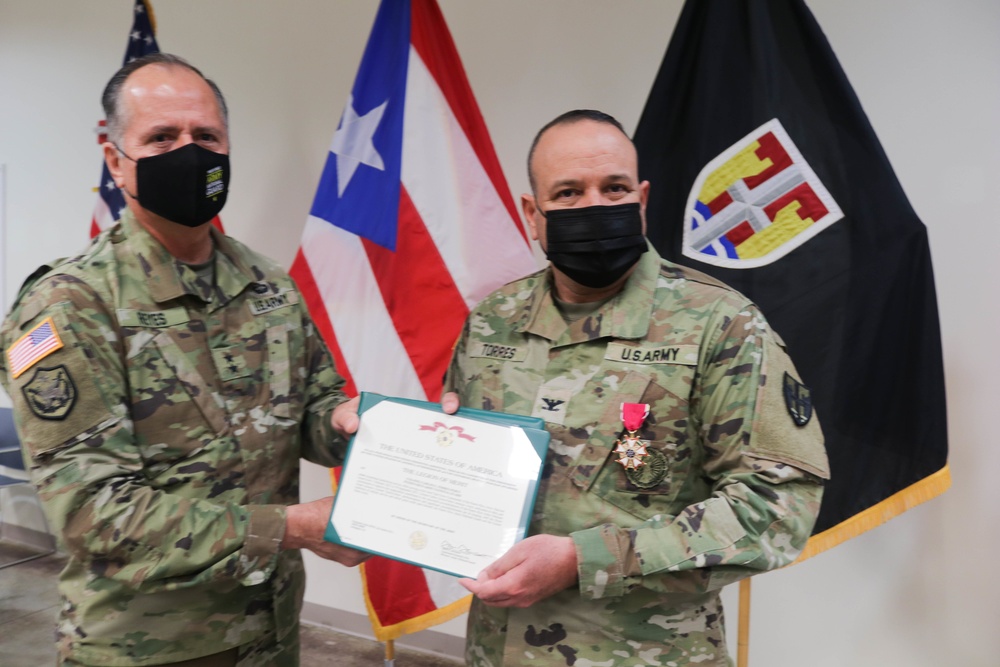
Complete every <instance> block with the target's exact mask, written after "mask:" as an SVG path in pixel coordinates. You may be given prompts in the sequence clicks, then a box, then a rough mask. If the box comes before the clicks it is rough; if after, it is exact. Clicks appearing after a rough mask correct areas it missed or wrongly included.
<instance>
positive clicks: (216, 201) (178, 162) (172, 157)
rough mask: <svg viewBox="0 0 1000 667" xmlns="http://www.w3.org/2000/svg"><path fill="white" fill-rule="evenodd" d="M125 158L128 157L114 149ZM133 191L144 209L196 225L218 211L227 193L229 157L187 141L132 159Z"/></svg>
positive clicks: (185, 223) (182, 223) (224, 201)
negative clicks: (165, 149) (134, 174)
mask: <svg viewBox="0 0 1000 667" xmlns="http://www.w3.org/2000/svg"><path fill="white" fill-rule="evenodd" d="M118 150H119V151H120V152H121V154H122V155H125V157H127V158H128V159H129V160H132V158H131V157H129V156H128V155H126V154H125V151H123V150H122V149H121V148H119V149H118ZM133 162H135V172H136V186H137V187H138V189H139V192H138V193H137V194H132V193H131V192H128V191H127V190H126V191H125V192H126V194H128V195H129V196H130V197H132V198H133V199H136V200H138V202H139V203H140V204H141V205H142V207H143V208H145V209H146V210H147V211H150V212H152V213H155V214H156V215H158V216H160V217H161V218H166V219H167V220H170V221H171V222H176V223H177V224H179V225H184V226H185V227H199V226H201V225H203V224H205V223H206V222H209V221H210V220H211V219H212V218H214V217H215V216H216V215H218V214H219V211H221V210H222V207H223V206H225V204H226V195H227V193H228V192H229V156H228V155H225V154H224V153H215V152H213V151H210V150H208V149H207V148H202V147H201V146H199V145H198V144H193V143H192V144H187V145H185V146H182V147H180V148H177V149H175V150H172V151H168V152H166V153H160V154H159V155H151V156H149V157H143V158H139V159H138V160H133Z"/></svg>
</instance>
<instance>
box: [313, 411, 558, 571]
mask: <svg viewBox="0 0 1000 667" xmlns="http://www.w3.org/2000/svg"><path fill="white" fill-rule="evenodd" d="M386 401H388V402H390V403H396V404H399V405H402V406H408V407H409V408H417V409H418V410H421V411H426V412H427V420H426V421H427V423H428V424H429V426H420V430H428V431H429V430H430V429H431V428H432V427H436V428H439V430H444V431H446V432H445V434H444V435H445V437H446V438H451V439H452V440H453V441H454V442H455V443H457V444H456V448H455V449H449V448H448V447H451V445H447V447H446V448H445V449H444V450H441V451H444V452H445V453H446V455H447V453H448V452H456V451H458V450H461V451H463V452H464V456H465V457H466V459H467V460H468V458H469V457H474V458H476V459H478V457H479V456H480V453H479V452H476V451H475V443H471V444H470V443H468V442H466V441H471V440H473V438H472V437H470V436H469V435H468V434H463V429H462V428H460V427H455V426H452V427H450V428H451V429H452V430H451V431H450V432H448V430H447V429H445V424H443V423H441V420H442V419H444V420H445V421H447V418H448V417H461V418H464V419H469V420H473V421H476V422H483V423H484V424H490V425H493V426H500V427H508V428H511V427H518V428H519V429H520V431H522V432H523V433H524V435H525V436H526V437H527V442H528V443H529V444H530V448H531V449H533V450H534V455H536V456H537V459H538V465H537V467H536V466H535V465H534V458H533V456H532V455H531V453H530V451H529V450H528V447H525V446H524V441H523V439H522V440H521V443H522V444H521V445H520V447H519V449H520V451H521V452H526V451H528V454H527V457H528V459H527V460H528V465H526V466H525V465H518V466H516V468H517V474H516V475H515V477H516V479H517V480H519V483H520V484H524V485H525V493H524V499H523V504H522V505H521V506H520V508H516V507H515V508H513V510H512V511H513V512H515V513H516V512H517V511H518V509H519V510H520V512H519V514H520V516H519V517H518V519H517V522H516V526H514V525H510V523H509V515H510V514H509V512H508V513H507V515H506V516H507V517H508V519H507V521H506V523H507V525H504V526H503V527H502V528H500V527H499V526H498V527H496V528H491V529H489V530H496V531H498V532H502V533H503V534H504V535H506V536H508V537H505V538H504V540H506V541H509V540H510V537H509V534H510V531H513V542H511V544H513V543H516V542H518V541H520V540H522V539H524V537H525V535H526V534H527V531H528V524H529V523H530V521H531V516H532V511H533V510H534V506H535V498H536V496H537V494H538V480H539V477H540V476H541V473H542V466H543V465H544V463H545V454H546V452H547V450H548V445H549V433H548V431H546V430H545V422H544V421H543V420H542V419H538V418H537V417H526V416H522V415H509V414H504V413H501V412H490V411H488V410H478V409H475V408H464V407H463V408H459V409H458V411H457V412H456V413H455V414H454V415H446V414H445V412H444V410H443V409H442V408H441V405H440V404H439V403H430V402H427V401H418V400H412V399H406V398H391V397H387V396H382V395H381V394H374V393H371V392H362V393H361V402H360V405H359V407H358V414H359V416H360V417H361V421H362V427H364V425H365V413H366V412H368V411H370V410H371V409H372V408H374V407H375V406H377V405H379V404H381V403H383V402H386ZM410 414H417V415H419V413H412V412H411V413H410ZM421 416H422V415H421ZM383 428H384V426H383ZM491 429H492V427H491ZM359 430H360V428H359ZM492 432H493V433H495V432H496V430H495V429H492ZM455 433H457V434H459V435H457V436H454V434H455ZM515 433H517V430H516V429H514V430H512V435H511V437H512V438H513V437H514V434H515ZM400 435H401V437H402V439H404V440H406V438H407V435H406V434H405V433H403V434H400ZM439 435H440V434H439ZM425 437H426V438H431V437H435V436H432V435H426V436H425ZM517 437H518V438H519V439H520V435H517ZM463 438H464V441H463V440H462V439H463ZM355 440H356V437H354V438H351V442H350V444H349V445H348V449H347V456H346V458H345V460H344V470H343V473H342V475H341V484H338V486H337V495H336V497H335V499H334V505H333V511H332V512H331V514H330V519H329V520H328V521H327V526H326V532H325V534H324V536H323V537H324V539H325V540H326V541H328V542H333V543H336V544H342V545H344V546H348V547H351V548H354V549H358V550H360V551H366V552H368V553H372V554H375V555H378V556H383V557H385V558H389V559H392V560H397V561H401V562H404V563H410V564H412V565H417V566H419V567H422V568H427V569H432V570H437V571H439V572H444V573H445V574H450V575H454V576H460V577H471V578H475V577H476V575H477V574H478V572H479V570H480V569H481V567H480V565H481V566H482V567H485V565H487V564H489V562H492V561H493V560H495V559H496V558H497V557H499V556H500V555H502V554H499V553H496V554H492V555H490V557H489V558H488V560H487V561H484V562H482V563H480V562H479V561H481V560H482V559H484V558H486V553H485V552H477V551H476V550H475V549H474V548H470V547H469V546H467V543H470V544H471V543H474V542H475V540H474V539H470V537H471V536H469V535H462V534H458V533H457V532H456V531H454V530H452V531H448V530H447V527H448V525H447V522H446V521H443V520H441V518H440V517H439V518H438V519H437V524H438V525H439V526H440V525H441V524H446V525H445V528H444V530H445V531H446V532H450V533H452V534H451V535H448V536H447V538H446V539H442V540H441V544H442V545H443V546H439V547H436V542H435V536H436V534H437V533H436V532H435V530H433V529H432V527H429V528H428V529H427V530H426V531H424V530H422V529H420V526H419V525H417V526H415V528H416V530H414V531H412V533H411V534H409V536H408V539H407V540H406V541H407V542H408V544H400V546H399V548H398V549H395V547H392V548H385V549H381V550H380V549H379V548H377V547H373V546H372V545H371V544H368V543H367V541H368V538H367V535H374V536H376V538H378V539H373V540H372V541H373V542H375V543H382V542H380V541H379V540H380V539H381V540H385V539H388V538H386V534H388V533H393V530H395V529H393V530H390V529H388V528H386V527H385V526H379V525H378V522H379V521H380V517H379V516H378V513H377V512H375V513H372V514H367V515H365V517H364V521H365V522H366V524H367V523H368V522H371V525H366V526H365V528H364V529H362V530H363V531H367V532H362V533H360V534H355V535H354V538H353V539H352V538H351V537H349V536H347V535H344V534H343V533H345V531H346V532H351V530H353V529H354V528H355V527H354V526H349V525H348V524H346V523H343V522H342V523H340V524H339V525H340V526H341V530H340V531H339V532H338V530H337V528H336V527H335V526H334V516H335V515H337V513H338V509H337V508H338V503H341V502H345V503H350V505H345V506H344V507H350V508H352V516H353V511H354V510H355V509H356V508H358V507H361V506H362V505H361V504H360V503H365V502H366V501H365V500H364V499H363V498H362V497H361V495H362V494H360V493H358V494H357V495H354V496H345V497H344V498H342V497H341V495H342V493H345V494H348V493H349V492H350V491H351V490H356V489H360V488H362V486H365V489H364V495H365V496H367V497H369V498H371V496H368V494H369V493H372V494H376V495H377V496H378V498H377V501H378V502H377V503H370V504H371V505H373V506H374V505H376V504H378V505H381V506H382V507H387V508H390V512H391V511H395V510H396V508H398V509H399V511H400V513H401V514H402V513H403V512H406V513H408V514H411V515H413V514H414V511H413V510H412V506H413V505H414V504H416V503H417V502H424V501H425V500H426V501H427V502H429V503H431V504H432V505H434V504H436V505H437V506H438V507H437V509H440V510H442V512H444V513H446V514H447V513H450V512H455V513H456V514H455V516H463V515H464V516H466V517H467V516H468V513H469V512H486V513H487V514H490V513H491V512H494V511H495V508H491V507H485V508H477V507H476V505H477V503H476V495H475V493H476V487H477V485H479V486H480V487H481V486H482V484H486V485H487V486H489V485H491V482H490V481H485V482H477V481H475V480H476V479H478V478H477V477H476V476H475V475H473V476H470V475H468V474H465V475H463V472H467V471H468V469H469V468H473V469H475V468H476V467H477V466H466V465H465V464H463V463H459V464H458V465H459V466H463V467H464V468H465V470H460V471H456V472H455V477H454V479H451V478H450V475H449V472H448V471H447V470H444V471H442V469H441V468H440V467H438V468H434V469H432V471H433V472H428V473H426V474H425V475H421V473H422V472H424V471H421V470H420V469H419V468H418V469H417V470H416V473H415V474H416V475H418V476H420V477H432V478H434V479H435V480H436V481H434V482H431V484H432V485H434V487H435V489H432V490H431V491H427V486H426V485H424V482H425V481H427V480H425V479H419V478H414V479H413V480H412V482H413V484H415V485H416V486H414V487H412V488H411V487H409V486H408V483H409V481H410V480H407V481H406V482H404V483H402V484H400V485H392V484H384V483H383V484H378V483H373V482H371V481H367V480H366V481H365V482H364V484H362V483H361V482H358V484H357V485H354V484H353V483H352V484H351V489H348V490H347V491H345V490H344V489H345V484H344V482H345V481H352V482H353V481H357V480H360V479H361V477H360V476H361V475H369V473H368V472H364V473H362V472H361V471H364V470H373V469H374V470H375V472H374V473H373V474H375V475H376V476H377V474H378V469H379V467H380V465H382V464H384V465H385V466H396V467H398V468H399V469H400V470H402V469H403V467H404V466H406V465H408V462H407V460H406V459H405V458H404V457H401V456H400V455H398V454H397V452H404V453H405V454H406V456H424V454H422V453H420V454H418V453H417V452H416V451H414V450H412V449H409V447H410V442H412V441H405V442H401V443H397V444H398V445H399V446H396V444H391V445H390V444H385V445H382V444H380V445H379V447H381V448H384V449H385V450H386V452H387V453H386V455H385V458H384V459H380V458H379V457H378V455H377V454H376V453H375V452H373V450H372V448H371V443H370V441H368V440H366V442H367V443H369V444H368V446H367V447H359V448H356V447H355ZM428 442H429V441H428ZM462 445H464V446H465V449H461V446H462ZM483 446H484V447H485V446H486V445H483ZM511 450H512V451H513V450H514V447H513V446H512V447H511ZM359 451H360V452H361V453H360V454H359V453H358V452H359ZM431 451H434V452H436V451H439V450H436V449H433V447H432V446H431ZM352 455H354V459H352ZM482 456H483V459H488V458H489V456H490V453H489V452H487V451H485V450H484V451H483V452H482ZM359 457H360V458H359ZM428 458H435V459H437V460H439V461H441V460H445V459H444V458H442V457H431V456H429V455H428ZM512 458H513V457H512ZM417 465H418V466H419V463H418V464H417ZM352 466H357V468H355V469H353V470H352ZM513 467H514V466H513V465H512V466H511V467H510V468H509V469H513ZM406 470H407V471H410V470H412V469H410V468H406ZM484 470H485V468H484ZM493 472H496V471H493ZM352 473H353V474H352ZM463 479H464V480H470V479H472V480H473V481H471V482H469V481H463ZM378 481H380V480H377V479H376V482H378ZM449 484H455V485H459V486H462V487H466V488H465V489H463V490H462V493H463V494H465V499H464V500H461V501H460V500H459V499H458V496H457V493H458V492H456V491H454V489H452V488H450V487H449V486H448V485H449ZM501 484H502V482H501ZM470 486H471V488H469V487H470ZM438 488H440V489H443V491H441V493H443V494H449V493H454V494H456V495H455V496H454V497H455V498H456V501H455V502H454V504H452V505H450V506H446V507H443V506H445V505H447V503H444V502H443V501H442V498H440V497H438V496H437V495H436V494H437V493H438V491H437V489H438ZM411 493H414V494H416V495H417V496H422V497H420V498H419V501H418V499H417V498H413V499H412V500H413V502H410V501H411V497H410V495H409V494H411ZM427 494H429V495H427ZM470 494H471V497H470ZM512 495H516V494H512ZM428 498H429V499H430V500H427V499H428ZM505 499H506V497H505ZM444 500H447V496H446V497H445V498H444ZM510 500H513V498H510ZM505 507H506V506H505ZM435 511H436V510H435V509H429V510H426V514H427V515H428V517H431V516H433V515H434V514H435ZM383 513H389V512H383ZM342 516H343V514H342ZM417 516H420V518H421V519H422V518H424V517H423V516H421V515H419V514H417ZM492 516H496V515H495V514H491V518H490V519H489V520H490V521H492ZM398 518H399V517H397V516H393V517H392V519H398ZM392 519H389V518H388V517H386V518H385V521H386V525H389V524H391V523H392ZM476 520H477V521H478V520H479V519H478V518H477V519H476ZM427 521H429V522H433V520H432V519H431V518H428V519H427ZM416 524H420V520H419V519H418V520H416ZM393 525H398V524H393ZM404 525H406V526H407V528H405V529H403V530H408V529H409V528H408V526H409V524H408V523H406V524H404ZM425 525H428V526H431V523H428V524H425ZM453 525H454V526H458V525H462V524H461V522H459V521H456V522H455V523H454V524H453ZM349 529H351V530H349ZM487 532H489V531H487ZM427 533H429V535H428V534H427ZM415 535H416V537H414V536H415ZM420 539H424V540H426V541H427V542H428V543H429V544H428V546H427V548H426V549H425V548H424V547H422V546H421V545H420V544H419V541H420ZM506 541H505V542H504V544H506ZM415 542H416V544H415ZM414 547H417V548H419V549H422V550H424V551H414ZM506 548H509V546H507V547H506ZM393 550H395V551H396V553H392V551H393ZM431 552H435V554H437V555H431ZM424 553H426V554H427V555H426V560H424ZM404 554H405V555H404ZM441 554H443V555H441ZM470 554H471V555H470ZM407 555H408V556H409V557H407ZM470 568H475V569H470Z"/></svg>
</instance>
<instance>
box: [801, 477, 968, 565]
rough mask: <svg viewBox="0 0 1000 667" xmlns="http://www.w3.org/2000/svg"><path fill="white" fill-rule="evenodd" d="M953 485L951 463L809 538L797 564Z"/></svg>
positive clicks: (939, 493)
mask: <svg viewBox="0 0 1000 667" xmlns="http://www.w3.org/2000/svg"><path fill="white" fill-rule="evenodd" d="M950 486H951V472H950V470H949V469H948V466H947V465H945V467H943V468H941V469H940V470H938V471H937V472H936V473H933V474H931V475H928V476H927V477H924V478H923V479H922V480H920V481H919V482H915V483H914V484H911V485H910V486H908V487H906V488H905V489H903V490H902V491H899V492H897V493H894V494H893V495H891V496H889V497H888V498H886V499H885V500H883V501H882V502H880V503H878V504H875V505H872V506H871V507H869V508H868V509H866V510H864V511H863V512H858V513H857V514H855V515H854V516H852V517H851V518H850V519H847V520H845V521H841V522H840V523H838V524H837V525H836V526H834V527H833V528H828V529H827V530H824V531H823V532H822V533H819V534H818V535H813V536H812V537H810V538H809V541H808V542H807V543H806V548H805V549H804V550H803V551H802V553H801V554H800V555H799V557H798V559H796V561H795V563H801V562H802V561H804V560H806V559H808V558H812V557H813V556H815V555H816V554H820V553H823V552H824V551H826V550H827V549H832V548H833V547H835V546H837V545H838V544H840V543H841V542H846V541H847V540H849V539H851V538H853V537H857V536H858V535H860V534H862V533H864V532H867V531H869V530H871V529H872V528H877V527H879V526H881V525H882V524H883V523H885V522H886V521H888V520H889V519H892V518H895V517H897V516H899V515H900V514H902V513H903V512H905V511H907V510H910V509H913V508H914V507H916V506H917V505H919V504H921V503H925V502H927V501H928V500H930V499H932V498H934V497H936V496H939V495H941V494H942V493H944V492H945V491H947V490H948V487H950Z"/></svg>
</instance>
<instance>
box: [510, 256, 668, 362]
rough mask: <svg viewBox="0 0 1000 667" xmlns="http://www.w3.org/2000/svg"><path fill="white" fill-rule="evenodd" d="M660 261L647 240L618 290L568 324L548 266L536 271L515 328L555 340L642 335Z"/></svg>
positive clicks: (625, 337) (630, 337)
mask: <svg viewBox="0 0 1000 667" xmlns="http://www.w3.org/2000/svg"><path fill="white" fill-rule="evenodd" d="M660 264H661V259H660V255H659V254H658V253H657V252H656V250H655V249H654V248H653V246H652V245H651V244H650V243H649V241H648V240H647V241H646V252H645V253H643V254H642V255H641V256H640V257H639V261H638V263H637V264H636V267H635V270H634V271H633V272H632V274H631V275H630V276H629V277H628V280H627V281H625V285H624V287H623V288H622V291H621V292H619V293H618V294H617V295H615V296H614V297H613V298H611V299H609V300H608V301H607V302H606V303H605V304H604V305H603V306H601V307H600V308H599V309H598V310H597V311H596V312H594V313H592V314H591V315H590V316H588V317H584V318H583V319H581V320H578V321H577V322H574V323H573V324H571V325H569V326H567V324H566V321H565V320H564V319H563V316H562V313H560V312H559V309H558V307H557V306H556V304H555V299H554V295H553V290H552V280H553V278H552V267H551V266H549V268H547V269H545V271H544V272H542V273H541V274H539V275H538V282H537V284H536V285H535V286H534V289H533V290H532V293H531V297H529V303H528V304H527V307H526V309H525V310H524V311H522V316H521V320H520V322H519V323H518V324H517V325H516V326H515V329H516V330H517V331H520V332H522V333H530V334H535V335H538V336H543V337H544V338H548V339H549V340H551V341H555V342H557V343H558V344H562V343H578V342H581V341H583V340H593V339H596V338H604V337H610V338H623V339H636V338H643V337H645V335H646V334H647V332H648V331H649V323H650V317H651V315H652V313H653V294H654V292H655V291H656V282H657V277H658V276H659V273H660Z"/></svg>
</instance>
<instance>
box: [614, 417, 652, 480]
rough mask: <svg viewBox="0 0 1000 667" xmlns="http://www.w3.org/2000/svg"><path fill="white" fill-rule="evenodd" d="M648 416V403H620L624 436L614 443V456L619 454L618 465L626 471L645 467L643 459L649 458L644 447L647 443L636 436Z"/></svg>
mask: <svg viewBox="0 0 1000 667" xmlns="http://www.w3.org/2000/svg"><path fill="white" fill-rule="evenodd" d="M647 416H649V404H648V403H622V423H623V424H624V425H625V431H626V433H625V435H623V436H622V437H620V438H619V439H618V442H616V443H615V445H616V446H615V454H619V455H620V458H618V459H617V461H618V463H620V464H622V468H624V469H625V470H626V471H628V470H636V469H637V468H639V467H640V466H644V465H646V462H645V458H646V457H647V456H649V452H648V451H646V445H648V444H649V443H648V442H646V441H645V440H643V439H641V438H640V437H639V436H638V435H636V431H638V430H639V428H640V427H641V426H642V423H643V422H644V421H646V417H647Z"/></svg>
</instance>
